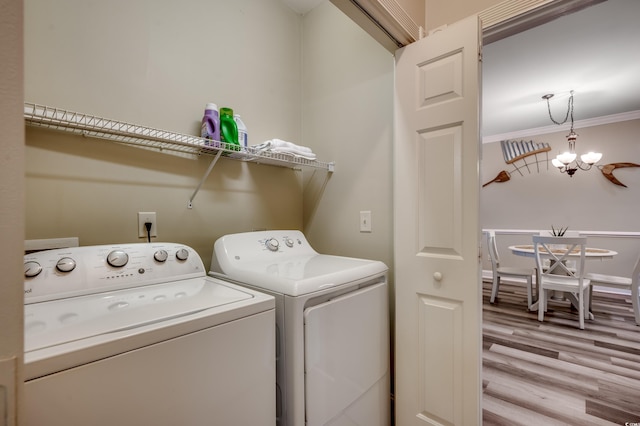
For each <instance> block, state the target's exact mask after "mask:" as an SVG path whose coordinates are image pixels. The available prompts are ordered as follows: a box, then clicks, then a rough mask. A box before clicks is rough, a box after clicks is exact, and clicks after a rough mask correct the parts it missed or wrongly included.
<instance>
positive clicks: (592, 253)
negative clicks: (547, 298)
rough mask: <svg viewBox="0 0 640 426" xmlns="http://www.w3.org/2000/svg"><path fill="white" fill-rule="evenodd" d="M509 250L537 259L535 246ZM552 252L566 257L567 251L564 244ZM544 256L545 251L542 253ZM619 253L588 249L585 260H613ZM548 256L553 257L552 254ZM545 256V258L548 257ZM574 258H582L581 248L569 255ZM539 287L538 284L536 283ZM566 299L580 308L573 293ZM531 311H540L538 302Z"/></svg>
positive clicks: (529, 245) (604, 249)
mask: <svg viewBox="0 0 640 426" xmlns="http://www.w3.org/2000/svg"><path fill="white" fill-rule="evenodd" d="M509 250H511V252H512V253H513V254H515V255H517V256H525V257H531V258H534V257H535V255H536V254H535V250H534V248H533V244H521V245H513V246H509ZM551 251H552V253H553V254H555V255H560V256H562V255H564V254H565V253H566V251H567V248H566V247H563V245H562V244H560V245H556V246H555V247H551ZM540 254H541V255H542V256H545V255H544V250H541V251H540ZM617 254H618V252H617V251H614V250H609V249H606V248H597V247H586V248H585V258H586V259H587V260H605V259H613V256H615V255H617ZM546 256H548V257H551V255H550V254H547V255H546ZM546 256H545V257H546ZM572 257H580V247H576V248H574V249H573V250H572V251H571V252H570V253H569V254H567V258H572ZM536 285H537V283H536ZM562 298H563V297H557V295H555V296H552V299H555V300H561V299H562ZM564 298H565V299H567V300H569V301H570V302H571V304H572V305H573V306H574V307H575V308H576V309H577V308H578V300H577V299H576V297H575V296H574V295H573V294H571V293H566V292H565V293H564ZM529 310H531V311H537V310H538V301H536V302H534V303H533V304H532V305H531V307H530V308H529ZM589 319H594V316H593V313H592V312H589Z"/></svg>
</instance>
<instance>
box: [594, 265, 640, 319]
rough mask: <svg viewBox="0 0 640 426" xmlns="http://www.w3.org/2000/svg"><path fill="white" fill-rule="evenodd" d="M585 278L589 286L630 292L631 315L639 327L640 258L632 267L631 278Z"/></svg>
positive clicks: (610, 276)
mask: <svg viewBox="0 0 640 426" xmlns="http://www.w3.org/2000/svg"><path fill="white" fill-rule="evenodd" d="M585 278H588V279H590V280H591V286H592V287H593V286H598V287H607V288H616V289H623V290H631V305H632V306H633V315H634V316H635V319H636V325H640V300H639V299H638V298H639V297H640V294H639V293H640V291H639V289H638V287H639V286H640V256H638V260H637V261H636V264H635V266H634V267H633V272H632V273H631V277H621V276H617V275H606V274H594V273H588V274H586V275H585Z"/></svg>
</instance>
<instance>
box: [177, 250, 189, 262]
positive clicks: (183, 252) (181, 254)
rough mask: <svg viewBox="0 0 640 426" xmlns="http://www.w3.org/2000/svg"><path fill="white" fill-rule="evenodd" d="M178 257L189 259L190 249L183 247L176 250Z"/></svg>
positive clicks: (179, 258)
mask: <svg viewBox="0 0 640 426" xmlns="http://www.w3.org/2000/svg"><path fill="white" fill-rule="evenodd" d="M176 258H178V260H187V258H189V250H187V249H186V248H181V249H180V250H178V251H177V252H176Z"/></svg>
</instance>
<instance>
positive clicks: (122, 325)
mask: <svg viewBox="0 0 640 426" xmlns="http://www.w3.org/2000/svg"><path fill="white" fill-rule="evenodd" d="M253 297H254V296H253V295H252V294H251V293H250V292H249V291H242V290H240V289H238V288H236V287H234V288H231V287H229V286H227V285H225V284H223V283H221V282H219V281H217V280H214V279H212V278H206V277H202V278H192V279H186V280H181V281H173V282H168V283H164V284H156V285H149V286H144V287H139V288H131V289H125V290H117V291H111V292H105V293H99V294H92V295H87V296H79V297H73V298H68V299H60V300H53V301H49V302H41V303H33V304H30V305H25V312H24V315H25V353H28V352H30V351H36V350H39V349H44V348H48V347H53V346H57V345H62V344H65V343H69V342H74V341H80V340H83V339H88V338H91V337H95V336H100V335H108V334H109V333H117V332H121V331H127V330H135V329H137V328H140V327H144V326H153V325H154V324H158V325H157V327H158V328H160V327H161V323H162V322H164V321H169V320H173V319H177V318H180V317H185V316H188V315H192V314H196V313H198V312H202V311H206V310H207V309H211V308H216V307H223V306H225V305H230V306H229V309H233V304H235V303H237V302H240V301H243V300H248V299H252V298H253Z"/></svg>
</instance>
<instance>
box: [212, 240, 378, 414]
mask: <svg viewBox="0 0 640 426" xmlns="http://www.w3.org/2000/svg"><path fill="white" fill-rule="evenodd" d="M211 265H212V270H211V271H210V272H209V275H212V276H215V277H220V278H222V279H225V280H229V281H230V282H234V283H238V284H241V285H243V286H246V287H249V288H252V289H257V290H259V291H261V292H265V293H268V294H270V295H272V296H274V297H275V299H276V324H277V326H276V336H277V345H276V360H277V361H276V362H277V369H276V370H277V379H276V381H277V387H278V393H277V396H276V399H277V408H276V414H277V417H278V425H281V426H301V425H307V426H316V425H335V426H337V425H341V426H342V425H344V426H346V425H350V426H353V425H360V426H388V425H389V423H390V377H389V370H390V367H389V352H390V349H389V305H388V293H387V291H388V290H387V271H388V268H387V266H386V265H385V264H384V263H382V262H379V261H372V260H364V259H355V258H348V257H340V256H330V255H323V254H318V253H317V252H316V251H315V250H314V249H313V248H311V246H310V245H309V243H308V242H307V240H306V238H305V237H304V235H303V234H302V233H301V232H299V231H260V232H247V233H241V234H232V235H226V236H224V237H221V238H220V239H218V240H217V241H216V242H215V244H214V254H213V259H212V263H211Z"/></svg>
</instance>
